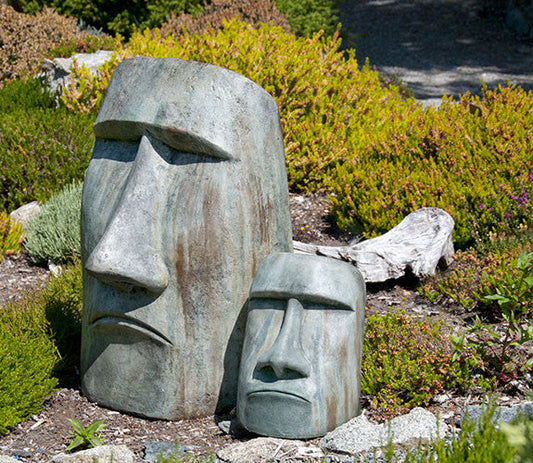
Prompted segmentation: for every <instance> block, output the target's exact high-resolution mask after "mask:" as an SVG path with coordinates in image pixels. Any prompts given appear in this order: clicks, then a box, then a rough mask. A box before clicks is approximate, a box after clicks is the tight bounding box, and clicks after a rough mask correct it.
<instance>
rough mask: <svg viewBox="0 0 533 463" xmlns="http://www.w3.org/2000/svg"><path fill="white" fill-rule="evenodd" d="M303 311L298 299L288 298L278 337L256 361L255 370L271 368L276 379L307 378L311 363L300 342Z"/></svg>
mask: <svg viewBox="0 0 533 463" xmlns="http://www.w3.org/2000/svg"><path fill="white" fill-rule="evenodd" d="M303 311H304V308H303V306H302V304H301V303H300V301H298V300H297V299H289V300H288V303H287V309H286V311H285V316H284V318H283V324H282V326H281V330H280V332H279V334H278V337H277V338H276V341H275V342H274V344H273V345H272V347H271V348H270V349H269V350H268V351H267V352H266V353H265V354H264V355H263V356H262V357H261V358H260V359H259V361H258V362H257V370H259V371H265V370H268V369H272V371H273V372H274V374H275V375H276V377H277V378H278V379H298V378H307V377H308V376H309V375H310V370H311V365H310V363H309V361H308V360H307V359H306V358H305V355H304V352H303V349H302V346H301V342H300V333H301V328H302V318H303Z"/></svg>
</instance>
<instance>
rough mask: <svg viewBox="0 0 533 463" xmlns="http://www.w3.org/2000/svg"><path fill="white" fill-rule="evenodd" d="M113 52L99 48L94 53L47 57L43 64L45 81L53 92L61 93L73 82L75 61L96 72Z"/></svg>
mask: <svg viewBox="0 0 533 463" xmlns="http://www.w3.org/2000/svg"><path fill="white" fill-rule="evenodd" d="M112 54H113V52H112V51H109V50H98V51H96V52H94V53H76V54H75V55H73V56H71V57H70V58H55V59H53V60H49V59H46V58H45V59H44V60H43V65H42V66H43V74H44V78H45V81H46V83H47V85H48V87H49V88H50V90H52V92H53V93H61V91H62V90H63V88H64V87H66V86H67V85H69V84H70V82H71V79H72V76H71V74H72V70H71V69H72V65H73V64H74V61H76V63H77V64H78V66H80V67H81V66H85V67H86V68H87V69H89V70H90V71H91V72H92V73H93V74H95V73H96V72H97V71H98V68H99V67H100V66H102V65H103V64H104V63H105V62H106V61H109V60H110V59H111V55H112Z"/></svg>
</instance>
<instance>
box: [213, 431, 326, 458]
mask: <svg viewBox="0 0 533 463" xmlns="http://www.w3.org/2000/svg"><path fill="white" fill-rule="evenodd" d="M323 456H324V453H323V452H322V450H320V448H318V447H317V446H316V445H312V444H308V443H306V442H302V441H298V440H284V439H274V438H271V437H259V438H257V439H252V440H249V441H247V442H238V443H236V444H231V445H229V446H227V447H225V448H223V449H221V450H219V451H218V452H217V457H218V458H219V459H220V460H222V461H225V462H228V463H244V462H246V463H248V462H249V463H255V462H258V463H259V462H261V463H263V462H265V461H285V460H290V461H297V460H305V461H309V460H311V459H319V458H322V457H323Z"/></svg>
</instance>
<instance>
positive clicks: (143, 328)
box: [89, 314, 172, 346]
mask: <svg viewBox="0 0 533 463" xmlns="http://www.w3.org/2000/svg"><path fill="white" fill-rule="evenodd" d="M109 325H115V326H117V327H123V328H126V329H130V330H133V331H136V332H137V333H139V334H141V335H144V336H146V337H149V338H151V339H153V340H154V341H156V342H157V343H159V344H163V345H166V346H172V341H171V340H170V339H169V338H167V337H166V336H165V335H164V334H163V333H161V332H160V331H158V330H156V329H154V328H153V327H152V326H150V325H147V324H146V323H143V322H141V321H139V320H135V319H133V318H130V317H127V316H124V315H122V314H121V315H120V316H117V315H116V314H113V315H107V314H106V315H100V316H98V317H96V318H95V319H94V320H93V321H92V322H91V323H90V325H89V328H91V329H94V328H97V327H99V326H109Z"/></svg>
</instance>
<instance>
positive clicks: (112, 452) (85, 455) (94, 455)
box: [50, 445, 135, 463]
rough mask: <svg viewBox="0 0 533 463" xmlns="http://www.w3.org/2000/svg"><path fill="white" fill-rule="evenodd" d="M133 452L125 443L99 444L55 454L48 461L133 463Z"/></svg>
mask: <svg viewBox="0 0 533 463" xmlns="http://www.w3.org/2000/svg"><path fill="white" fill-rule="evenodd" d="M134 461H135V454H134V453H133V452H132V451H131V450H130V449H129V448H128V447H127V446H125V445H100V446H98V447H94V448H92V449H88V450H82V451H80V452H76V453H71V454H66V453H60V454H59V455H56V456H55V457H54V458H52V460H50V463H111V462H114V463H116V462H120V463H133V462H134Z"/></svg>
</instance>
